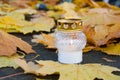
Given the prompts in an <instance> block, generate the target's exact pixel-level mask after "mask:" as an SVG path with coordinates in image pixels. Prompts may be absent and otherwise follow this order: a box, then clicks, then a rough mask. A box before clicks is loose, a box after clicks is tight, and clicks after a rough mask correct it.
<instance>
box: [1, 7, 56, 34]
mask: <svg viewBox="0 0 120 80" xmlns="http://www.w3.org/2000/svg"><path fill="white" fill-rule="evenodd" d="M33 13H34V14H35V13H36V10H33V9H19V10H15V11H13V12H10V13H8V14H7V15H5V16H0V30H6V31H10V32H12V31H13V32H21V33H24V34H27V33H32V32H33V31H36V32H38V31H47V32H50V29H51V28H52V27H54V25H55V22H54V19H53V18H50V17H48V16H42V15H40V14H39V16H37V17H34V18H32V19H31V20H30V21H27V20H25V14H33ZM36 15H38V14H36ZM16 17H17V18H16Z"/></svg>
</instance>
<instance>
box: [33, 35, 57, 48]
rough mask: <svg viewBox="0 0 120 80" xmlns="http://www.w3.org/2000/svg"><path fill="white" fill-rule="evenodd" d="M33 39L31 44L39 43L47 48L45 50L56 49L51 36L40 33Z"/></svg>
mask: <svg viewBox="0 0 120 80" xmlns="http://www.w3.org/2000/svg"><path fill="white" fill-rule="evenodd" d="M33 38H34V39H32V42H36V43H41V44H44V45H45V46H47V48H51V49H52V48H53V49H56V47H55V42H54V36H53V35H52V34H44V33H42V34H41V35H34V36H33Z"/></svg>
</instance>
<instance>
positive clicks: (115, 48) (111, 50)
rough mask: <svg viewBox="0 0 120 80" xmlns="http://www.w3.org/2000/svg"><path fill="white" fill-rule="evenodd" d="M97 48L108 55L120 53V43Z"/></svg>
mask: <svg viewBox="0 0 120 80" xmlns="http://www.w3.org/2000/svg"><path fill="white" fill-rule="evenodd" d="M95 50H100V51H102V52H105V53H106V54H108V55H120V43H117V44H113V43H112V44H108V45H107V47H98V48H95Z"/></svg>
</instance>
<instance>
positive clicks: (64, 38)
mask: <svg viewBox="0 0 120 80" xmlns="http://www.w3.org/2000/svg"><path fill="white" fill-rule="evenodd" d="M81 27H82V21H81V20H80V19H61V20H58V23H57V30H58V31H57V32H56V36H55V44H56V47H57V49H58V61H59V62H61V63H66V64H74V63H81V62H82V49H83V48H84V47H85V45H86V37H85V35H84V33H83V32H82V30H81Z"/></svg>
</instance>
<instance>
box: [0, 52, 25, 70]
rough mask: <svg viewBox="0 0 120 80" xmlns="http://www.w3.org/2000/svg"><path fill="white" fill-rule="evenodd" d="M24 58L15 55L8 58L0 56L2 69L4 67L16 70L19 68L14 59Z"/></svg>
mask: <svg viewBox="0 0 120 80" xmlns="http://www.w3.org/2000/svg"><path fill="white" fill-rule="evenodd" d="M22 57H23V56H20V55H18V54H14V55H12V56H10V57H8V56H0V68H2V67H14V68H15V69H16V68H18V67H19V66H18V65H17V64H16V63H15V62H14V59H18V58H22Z"/></svg>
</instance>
